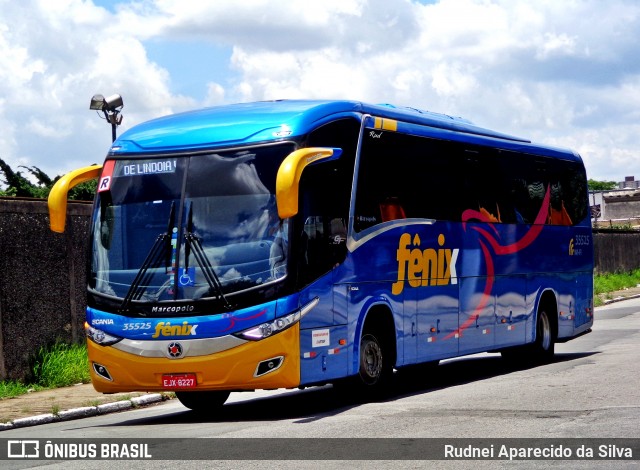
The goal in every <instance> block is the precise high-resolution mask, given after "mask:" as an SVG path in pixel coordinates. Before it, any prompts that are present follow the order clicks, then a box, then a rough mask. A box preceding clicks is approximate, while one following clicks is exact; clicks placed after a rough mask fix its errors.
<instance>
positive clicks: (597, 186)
mask: <svg viewBox="0 0 640 470" xmlns="http://www.w3.org/2000/svg"><path fill="white" fill-rule="evenodd" d="M587 184H588V185H589V191H609V190H611V189H616V188H617V187H618V183H616V182H615V181H596V180H589V181H587Z"/></svg>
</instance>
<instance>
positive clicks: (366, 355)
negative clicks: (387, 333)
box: [361, 337, 382, 384]
mask: <svg viewBox="0 0 640 470" xmlns="http://www.w3.org/2000/svg"><path fill="white" fill-rule="evenodd" d="M361 363H362V372H363V379H364V381H365V382H366V383H368V384H374V383H375V382H377V381H378V379H379V378H380V375H381V374H382V349H381V348H380V345H379V344H378V342H377V341H375V340H374V339H371V337H368V338H366V339H365V338H363V347H362V358H361Z"/></svg>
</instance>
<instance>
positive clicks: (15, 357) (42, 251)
mask: <svg viewBox="0 0 640 470" xmlns="http://www.w3.org/2000/svg"><path fill="white" fill-rule="evenodd" d="M90 212H91V204H89V203H84V204H81V203H70V204H69V206H68V211H67V213H68V217H67V230H66V233H64V234H56V233H53V232H51V231H50V230H49V215H48V209H47V203H46V201H41V200H25V199H17V198H0V379H24V378H26V377H27V376H28V373H29V362H30V359H31V357H32V355H33V354H34V353H35V352H36V351H38V349H39V348H40V347H41V346H47V345H50V344H52V343H54V342H55V341H56V340H57V339H60V340H64V341H68V342H71V341H73V342H81V341H84V332H83V330H84V329H83V324H84V318H85V313H84V311H85V305H86V295H85V276H86V262H87V261H86V252H87V246H88V241H89V236H88V226H89V216H90Z"/></svg>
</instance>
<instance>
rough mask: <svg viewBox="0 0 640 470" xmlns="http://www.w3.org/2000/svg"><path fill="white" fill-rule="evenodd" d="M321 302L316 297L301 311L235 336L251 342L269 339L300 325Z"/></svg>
mask: <svg viewBox="0 0 640 470" xmlns="http://www.w3.org/2000/svg"><path fill="white" fill-rule="evenodd" d="M319 301H320V299H318V297H316V298H314V299H313V300H312V301H311V302H309V303H308V304H306V305H305V306H304V307H302V308H301V309H300V310H296V311H295V312H293V313H290V314H289V315H286V316H284V317H281V318H276V319H275V320H273V321H270V322H266V323H263V324H262V325H259V326H256V327H253V328H249V329H248V330H244V331H240V332H238V333H235V336H237V337H239V338H242V339H248V340H249V341H259V340H261V339H265V338H268V337H269V336H271V335H274V334H276V333H280V332H281V331H284V330H286V329H287V328H290V327H292V326H293V325H295V324H296V323H298V322H299V321H300V320H301V319H302V317H304V316H305V315H306V314H307V313H309V311H311V309H312V308H313V307H315V306H316V305H317V304H318V302H319Z"/></svg>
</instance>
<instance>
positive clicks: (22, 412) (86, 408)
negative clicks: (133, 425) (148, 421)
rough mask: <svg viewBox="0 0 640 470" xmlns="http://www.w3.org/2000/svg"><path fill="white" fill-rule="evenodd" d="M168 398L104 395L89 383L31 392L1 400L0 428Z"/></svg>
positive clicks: (123, 409)
mask: <svg viewBox="0 0 640 470" xmlns="http://www.w3.org/2000/svg"><path fill="white" fill-rule="evenodd" d="M170 398H171V396H170V395H168V394H160V393H152V394H145V393H115V394H111V395H104V394H102V393H98V392H96V391H95V390H94V389H93V385H91V384H78V385H73V386H71V387H63V388H57V389H52V390H44V391H39V392H31V393H27V394H26V395H20V396H17V397H15V398H6V399H4V400H0V431H4V430H6V429H15V428H20V427H25V426H35V425H38V424H45V423H52V422H55V421H67V420H70V419H78V418H86V417H88V416H96V415H101V414H107V413H113V412H117V411H125V410H129V409H132V408H137V407H140V406H147V405H151V404H154V403H160V402H162V401H164V400H169V399H170Z"/></svg>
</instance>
